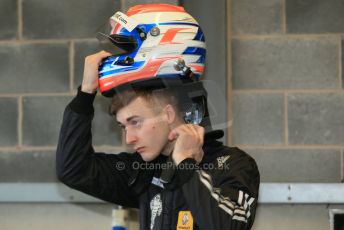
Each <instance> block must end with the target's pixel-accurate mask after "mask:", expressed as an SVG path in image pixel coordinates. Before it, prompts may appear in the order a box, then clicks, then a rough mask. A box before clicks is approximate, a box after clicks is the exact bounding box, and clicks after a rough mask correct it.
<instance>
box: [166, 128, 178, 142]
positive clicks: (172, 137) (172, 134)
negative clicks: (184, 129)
mask: <svg viewBox="0 0 344 230" xmlns="http://www.w3.org/2000/svg"><path fill="white" fill-rule="evenodd" d="M178 136H179V133H178V130H177V129H173V130H172V131H171V132H170V133H169V134H168V140H170V141H173V140H175V139H176V138H177V137H178Z"/></svg>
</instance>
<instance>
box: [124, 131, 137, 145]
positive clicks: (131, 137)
mask: <svg viewBox="0 0 344 230" xmlns="http://www.w3.org/2000/svg"><path fill="white" fill-rule="evenodd" d="M125 142H126V143H127V144H128V145H132V144H135V143H136V142H137V136H136V135H135V133H133V132H130V131H126V133H125Z"/></svg>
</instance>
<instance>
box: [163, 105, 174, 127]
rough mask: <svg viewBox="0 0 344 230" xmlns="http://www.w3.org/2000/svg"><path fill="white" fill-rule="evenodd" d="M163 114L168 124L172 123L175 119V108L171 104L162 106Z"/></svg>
mask: <svg viewBox="0 0 344 230" xmlns="http://www.w3.org/2000/svg"><path fill="white" fill-rule="evenodd" d="M164 112H165V116H166V119H167V122H168V124H173V123H174V122H175V120H176V119H177V114H176V110H175V109H174V107H173V106H172V105H171V104H167V105H166V106H165V108H164Z"/></svg>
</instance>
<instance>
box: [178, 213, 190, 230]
mask: <svg viewBox="0 0 344 230" xmlns="http://www.w3.org/2000/svg"><path fill="white" fill-rule="evenodd" d="M177 230H193V217H192V215H191V212H190V211H180V212H179V214H178V223H177Z"/></svg>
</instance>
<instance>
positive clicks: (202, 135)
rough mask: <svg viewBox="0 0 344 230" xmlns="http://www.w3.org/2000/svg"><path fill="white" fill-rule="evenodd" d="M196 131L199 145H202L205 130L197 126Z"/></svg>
mask: <svg viewBox="0 0 344 230" xmlns="http://www.w3.org/2000/svg"><path fill="white" fill-rule="evenodd" d="M196 129H197V133H198V136H199V139H200V141H201V144H202V145H203V143H204V133H205V129H204V127H202V126H199V125H198V126H196Z"/></svg>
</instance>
